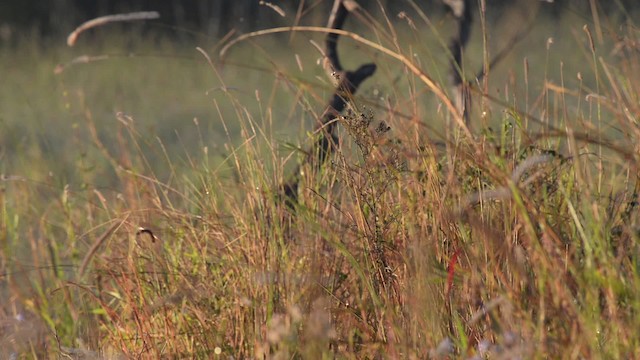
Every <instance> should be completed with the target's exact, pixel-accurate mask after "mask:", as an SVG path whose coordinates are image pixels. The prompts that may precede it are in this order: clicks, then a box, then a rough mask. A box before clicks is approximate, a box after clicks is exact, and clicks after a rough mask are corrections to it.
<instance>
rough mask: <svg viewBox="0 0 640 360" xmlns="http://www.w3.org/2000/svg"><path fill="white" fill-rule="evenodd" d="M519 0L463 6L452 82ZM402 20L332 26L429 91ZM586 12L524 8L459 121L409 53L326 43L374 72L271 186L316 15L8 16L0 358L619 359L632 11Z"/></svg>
mask: <svg viewBox="0 0 640 360" xmlns="http://www.w3.org/2000/svg"><path fill="white" fill-rule="evenodd" d="M532 12H533V10H532V8H529V7H526V8H517V7H514V8H513V9H510V10H508V11H506V12H505V13H503V14H491V13H490V14H487V16H488V17H487V21H486V23H483V21H481V19H476V21H475V23H474V27H473V36H472V38H471V41H470V44H469V46H468V48H467V50H466V54H465V58H466V62H467V66H466V68H467V72H468V74H467V78H471V77H472V76H471V74H474V73H475V72H476V71H477V69H480V68H481V67H482V64H483V63H485V61H486V60H487V59H490V58H491V56H492V54H495V53H497V52H498V51H499V50H500V49H501V48H502V47H503V46H504V44H506V43H508V42H509V39H510V38H511V37H512V36H513V35H514V34H515V33H517V32H518V31H519V30H520V29H524V28H525V26H526V22H527V19H528V18H529V17H530V15H531V14H532ZM407 15H408V16H409V18H410V21H409V20H407V19H406V18H404V19H403V18H396V17H394V18H392V19H391V21H390V22H389V24H390V25H389V24H387V23H386V22H385V21H384V19H382V18H377V21H378V23H373V22H369V23H367V22H363V21H361V22H359V23H358V21H357V20H356V19H355V18H352V19H350V20H349V21H350V22H349V26H350V27H349V29H350V30H352V31H354V32H356V33H358V34H360V35H361V36H363V37H365V38H367V39H371V40H372V41H374V42H376V43H378V44H380V45H381V46H384V47H386V48H388V49H390V50H391V51H393V52H395V53H396V54H399V55H402V56H404V59H406V61H407V62H410V63H412V64H413V65H415V66H416V67H417V68H419V69H421V70H422V71H424V73H426V74H427V75H428V76H430V77H431V78H433V79H434V80H435V81H436V82H437V83H438V84H439V85H438V86H440V87H442V88H443V89H446V88H447V86H448V85H447V78H448V72H447V69H448V60H447V54H446V43H447V36H448V35H447V34H448V33H450V31H451V28H452V24H451V18H450V17H446V16H445V17H442V18H440V17H439V16H438V17H435V18H431V19H429V20H430V22H427V21H425V18H422V17H421V16H420V15H419V14H417V13H415V12H411V11H410V9H408V11H407ZM598 15H599V16H598V21H597V22H595V21H594V18H593V17H592V16H593V14H587V15H580V14H575V13H571V12H568V13H567V14H565V15H564V16H563V17H561V18H559V19H547V18H540V19H537V20H536V26H535V27H533V29H532V31H531V32H530V33H529V35H528V36H526V37H525V38H524V39H523V40H522V41H521V42H519V43H518V44H517V45H515V46H513V47H512V48H511V49H510V52H509V54H508V56H506V57H505V59H504V60H503V61H502V62H500V63H499V64H498V65H496V66H495V67H494V68H492V69H491V71H490V73H489V75H488V76H487V77H485V79H484V80H483V81H482V82H480V83H478V84H474V85H475V86H474V89H475V90H474V91H473V101H474V106H473V111H472V112H471V132H472V133H473V136H472V137H467V136H464V135H461V134H457V136H454V135H456V134H455V133H457V131H455V130H454V128H455V125H453V124H452V122H451V114H450V112H449V111H447V109H446V108H445V107H444V106H443V105H442V103H441V102H440V100H438V98H437V97H436V96H434V94H433V90H434V89H433V88H432V87H430V86H428V85H427V84H426V83H424V82H423V81H422V80H421V79H420V78H419V77H418V76H416V74H415V73H412V72H411V71H410V70H409V67H407V66H404V65H403V64H402V63H401V62H400V61H397V60H394V59H392V58H390V57H388V56H386V55H384V54H382V53H380V52H379V51H377V50H376V49H374V48H371V47H367V46H365V45H363V44H361V43H357V42H355V41H353V40H349V39H341V42H340V52H341V54H340V55H341V57H342V58H343V62H344V63H345V67H346V68H348V69H351V68H354V67H356V66H357V65H359V64H360V63H362V62H364V61H367V62H375V63H376V64H377V65H378V71H377V72H376V74H375V75H374V77H373V78H371V79H370V80H368V81H367V82H366V83H365V84H364V85H363V87H362V88H361V89H359V91H358V93H357V96H356V97H355V98H354V99H353V101H351V103H350V110H349V111H348V112H347V113H346V114H345V117H344V118H343V119H341V120H340V122H341V125H342V126H341V127H340V130H339V134H338V135H339V139H340V143H341V146H340V148H339V149H338V150H337V151H336V152H335V154H333V156H332V159H331V161H330V162H328V163H327V164H326V165H325V166H323V167H322V168H320V169H318V168H316V167H313V166H309V165H305V166H302V168H301V172H302V173H303V175H301V179H302V180H301V181H302V186H301V187H300V189H299V193H298V196H299V204H298V205H297V206H295V207H289V206H287V205H286V204H285V202H284V200H283V199H282V196H281V194H280V193H279V190H278V189H279V186H280V184H282V183H283V182H285V181H286V180H287V179H288V178H289V177H290V176H291V172H292V171H293V169H294V168H295V167H296V165H297V164H299V163H300V161H301V159H303V152H304V150H306V149H308V147H309V146H310V144H311V143H312V142H313V139H314V138H315V134H313V133H312V129H313V128H314V126H315V119H317V118H318V116H319V115H320V113H321V112H322V111H323V109H324V107H325V105H326V101H327V99H328V98H329V97H330V96H331V94H332V93H333V86H332V85H331V79H330V78H328V77H327V76H326V75H325V73H324V70H323V69H322V67H321V66H320V65H319V62H318V59H319V58H320V54H319V53H318V51H317V50H316V49H315V47H314V46H313V45H312V44H310V40H313V41H315V42H316V43H318V44H322V41H323V35H322V34H311V33H297V34H280V35H270V36H263V37H255V38H252V39H251V40H248V41H245V42H242V43H239V44H237V45H236V46H234V47H232V48H231V50H230V52H229V54H228V55H227V57H226V58H225V59H224V61H221V59H220V58H219V56H218V52H219V50H220V48H221V44H222V43H218V42H216V41H212V40H211V39H206V38H203V37H198V36H195V37H193V38H188V40H184V39H183V40H182V41H178V40H177V39H178V38H176V37H167V36H160V35H157V34H156V33H154V32H153V31H144V32H141V31H140V29H139V28H135V27H134V28H130V27H117V26H114V27H105V28H102V29H99V30H96V31H95V32H93V33H91V34H87V35H86V36H85V35H83V36H81V38H80V41H79V43H78V44H77V45H76V47H74V48H67V47H66V46H65V44H64V40H63V39H59V41H57V42H56V41H52V39H42V38H39V37H38V36H35V35H32V34H31V35H30V34H20V35H18V37H19V39H17V40H16V41H15V44H14V45H12V46H5V47H2V48H0V67H1V68H2V69H3V70H2V73H3V76H2V79H3V86H2V87H0V173H1V174H2V178H1V180H0V189H1V191H0V209H1V213H0V214H1V217H0V218H1V220H0V221H1V222H0V349H2V351H3V352H4V354H0V358H2V359H3V358H5V357H6V358H14V357H17V358H53V357H61V358H106V359H118V358H122V359H125V358H225V359H227V358H235V359H242V358H252V357H255V358H261V359H262V358H273V359H286V358H304V359H307V358H353V359H361V358H371V359H373V358H408V359H424V358H463V359H467V358H476V359H480V358H487V357H488V358H492V359H514V358H577V359H580V358H622V359H629V358H640V352H639V350H638V349H640V341H639V340H638V339H640V337H639V336H638V331H637V329H640V276H639V275H640V267H639V266H640V264H639V263H638V262H639V261H640V253H639V250H640V248H639V247H638V244H637V240H638V237H639V233H640V231H639V229H640V228H639V226H640V224H639V221H640V219H639V218H638V207H637V201H638V193H637V192H638V161H640V153H639V145H638V144H640V128H639V127H638V117H639V115H640V81H639V79H640V53H639V52H638V51H639V49H638V41H639V40H640V31H639V30H638V28H637V27H636V25H637V24H634V23H632V22H630V21H629V20H625V21H623V20H621V19H623V17H617V16H611V17H609V16H607V15H605V14H602V13H600V14H598ZM585 25H586V27H584V28H583V26H585ZM483 39H486V42H485V41H483ZM195 46H199V47H201V48H202V49H203V51H204V52H206V53H207V54H208V56H210V57H211V59H212V63H209V62H208V61H207V59H206V57H205V56H204V55H203V54H202V53H201V52H199V51H197V50H195ZM85 55H86V56H89V57H92V59H93V60H92V61H90V62H88V63H77V64H71V62H72V60H73V59H75V58H78V57H80V56H85ZM61 65H62V66H63V67H60V66H61ZM65 65H66V66H65ZM56 68H57V69H58V70H60V69H62V71H58V73H57V74H56V73H54V69H56ZM483 89H484V90H483ZM381 122H384V124H386V125H385V126H389V127H390V130H389V131H386V132H385V131H376V129H377V128H379V127H380V124H381ZM458 133H459V132H458ZM301 150H302V151H301Z"/></svg>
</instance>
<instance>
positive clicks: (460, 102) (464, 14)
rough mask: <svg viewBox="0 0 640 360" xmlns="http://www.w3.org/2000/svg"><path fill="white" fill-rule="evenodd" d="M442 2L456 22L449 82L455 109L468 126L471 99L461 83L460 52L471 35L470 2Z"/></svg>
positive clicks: (457, 0) (451, 46) (471, 17)
mask: <svg viewBox="0 0 640 360" xmlns="http://www.w3.org/2000/svg"><path fill="white" fill-rule="evenodd" d="M443 2H444V4H445V5H446V6H447V7H448V8H449V9H451V13H452V14H453V16H454V17H455V18H456V21H457V26H458V28H457V31H456V33H455V34H454V35H453V37H452V38H451V41H450V43H449V52H450V53H451V56H452V61H451V70H450V82H451V87H452V90H453V93H454V94H455V98H454V102H455V104H456V107H457V108H458V111H459V112H460V114H462V117H463V118H464V121H465V124H467V125H468V124H469V108H470V105H471V104H470V103H471V97H470V96H469V91H468V88H467V83H466V82H463V81H462V80H463V79H462V52H463V49H464V47H465V46H466V45H467V42H468V41H469V36H470V35H471V23H472V22H473V16H472V13H471V0H443Z"/></svg>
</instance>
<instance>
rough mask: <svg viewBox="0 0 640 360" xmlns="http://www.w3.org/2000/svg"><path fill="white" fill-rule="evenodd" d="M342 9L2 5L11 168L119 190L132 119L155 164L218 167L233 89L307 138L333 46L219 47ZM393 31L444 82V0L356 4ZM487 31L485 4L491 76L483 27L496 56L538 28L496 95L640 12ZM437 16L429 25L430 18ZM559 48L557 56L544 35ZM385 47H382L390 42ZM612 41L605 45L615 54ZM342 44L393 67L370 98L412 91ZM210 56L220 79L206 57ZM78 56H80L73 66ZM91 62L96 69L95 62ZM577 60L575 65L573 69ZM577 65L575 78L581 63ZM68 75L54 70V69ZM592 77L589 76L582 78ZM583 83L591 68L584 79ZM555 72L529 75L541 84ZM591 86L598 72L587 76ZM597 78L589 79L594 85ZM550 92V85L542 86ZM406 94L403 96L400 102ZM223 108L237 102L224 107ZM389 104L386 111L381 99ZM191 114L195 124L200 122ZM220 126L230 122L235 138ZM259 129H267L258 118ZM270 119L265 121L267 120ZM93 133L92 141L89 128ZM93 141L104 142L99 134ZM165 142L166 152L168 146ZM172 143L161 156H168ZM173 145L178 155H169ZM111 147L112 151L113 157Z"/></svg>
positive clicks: (369, 30)
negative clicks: (145, 14)
mask: <svg viewBox="0 0 640 360" xmlns="http://www.w3.org/2000/svg"><path fill="white" fill-rule="evenodd" d="M332 3H333V2H332V1H328V0H327V1H282V2H272V3H269V2H259V1H257V0H256V1H219V0H218V1H215V0H212V1H203V0H202V1H196V0H190V1H177V0H164V1H77V0H76V1H72V0H63V1H36V0H27V1H3V2H2V3H1V4H0V72H1V73H2V88H1V89H0V160H1V161H0V173H3V174H5V175H19V176H24V177H26V178H29V179H33V180H37V181H42V180H43V179H45V178H48V179H50V178H52V177H53V178H57V179H58V181H59V183H60V184H62V183H75V184H82V183H83V182H90V183H92V184H94V185H96V186H107V185H113V183H112V180H113V179H114V178H113V177H112V176H111V175H113V169H110V166H109V165H108V164H106V163H105V161H107V160H106V159H104V157H102V156H94V155H96V154H99V153H100V151H101V149H100V147H97V146H96V140H100V141H101V143H102V145H104V147H105V148H106V149H111V148H116V147H118V146H122V141H118V137H119V136H121V135H119V133H118V130H117V129H118V125H117V123H118V120H117V119H116V114H117V113H119V112H122V113H124V114H126V115H128V116H130V117H131V118H132V119H134V121H135V123H136V125H137V129H138V131H144V132H145V134H146V135H145V136H143V138H146V139H147V143H146V144H141V145H140V146H142V147H145V146H148V148H145V149H142V150H143V152H144V153H145V154H147V156H148V161H149V166H151V167H152V168H155V169H157V170H158V171H163V170H164V167H165V166H166V165H167V164H166V161H165V160H166V159H165V158H166V157H167V156H169V157H171V158H172V159H171V161H173V160H176V158H177V159H181V161H186V160H185V159H186V158H188V157H196V158H197V157H198V154H201V153H202V148H204V147H207V149H208V153H209V154H210V156H212V157H213V158H214V159H213V160H212V161H214V162H215V161H216V160H215V158H216V157H217V158H218V160H220V159H223V158H225V157H226V156H227V154H226V153H225V151H224V144H225V143H226V142H228V141H234V140H235V139H236V138H237V135H238V131H239V129H238V126H237V121H229V120H228V119H230V117H229V115H230V114H234V112H235V111H236V110H237V109H235V108H234V106H233V104H232V102H229V101H226V100H222V98H225V96H226V95H224V91H222V90H223V89H227V90H229V91H231V92H232V93H233V96H234V97H236V98H237V99H238V100H239V101H242V102H243V106H245V107H247V109H249V110H258V109H259V108H260V104H259V101H257V100H256V99H257V97H256V96H262V100H263V101H264V100H265V99H269V101H270V102H271V103H270V104H269V105H270V106H272V108H271V109H273V112H274V113H273V114H272V115H273V119H270V120H269V121H273V124H272V126H271V127H270V129H271V131H273V132H274V137H275V138H277V139H280V140H282V142H284V143H294V144H299V143H300V141H301V140H300V137H301V135H302V134H304V133H305V132H306V131H308V130H309V129H310V128H311V126H312V124H313V121H314V119H312V117H313V116H309V113H308V110H309V109H302V108H301V107H300V106H298V105H296V101H295V100H294V99H295V98H296V96H298V95H296V93H297V90H296V89H298V90H299V89H300V88H305V89H312V90H313V92H314V94H315V97H314V98H313V99H310V102H309V105H310V106H311V107H313V108H315V110H316V111H320V109H322V107H323V105H324V101H325V99H326V98H327V97H328V96H329V95H330V92H331V91H332V88H331V85H330V82H328V81H327V79H326V78H325V77H324V75H323V71H322V69H321V67H320V66H318V62H317V60H318V58H319V57H320V54H319V53H318V52H317V50H316V49H315V48H314V46H313V45H311V43H310V40H314V41H315V42H316V43H322V40H323V36H322V34H310V33H289V34H279V35H269V36H262V37H259V38H254V39H252V40H250V41H246V42H244V43H241V44H239V45H237V46H236V47H235V48H233V49H232V51H231V52H230V54H229V56H228V59H226V62H225V64H224V66H222V65H221V63H220V59H219V57H218V51H219V49H220V47H221V44H222V43H221V40H228V39H232V38H233V37H235V36H237V35H239V34H243V33H247V32H251V31H256V30H260V29H266V28H270V27H277V26H289V25H320V26H322V25H324V24H326V21H327V16H328V13H329V11H330V8H331V5H332ZM359 4H360V5H361V6H362V7H363V8H365V9H366V10H367V11H368V12H369V13H371V14H372V19H375V21H378V25H375V26H383V27H385V26H387V25H385V23H384V22H383V21H384V20H383V19H384V16H387V17H388V19H389V20H390V21H391V23H390V24H391V25H392V26H393V27H394V31H396V32H397V34H398V36H399V37H400V40H401V43H402V44H405V45H406V47H405V49H404V51H413V52H414V56H415V57H416V58H418V59H420V60H421V64H422V66H423V67H424V69H425V70H426V71H427V72H429V73H430V74H431V75H432V76H434V77H435V78H436V79H437V80H439V81H442V82H443V83H446V81H447V76H448V75H447V71H448V70H447V69H448V59H447V55H446V44H447V42H448V39H449V36H450V34H451V33H452V31H453V29H454V27H453V26H454V25H453V19H452V17H451V16H449V15H448V14H447V13H446V12H445V9H444V6H443V4H442V3H441V2H440V1H415V2H414V1H407V2H405V1H390V0H385V1H373V0H367V1H359ZM486 6H487V10H486V14H487V19H486V22H485V23H484V25H483V24H482V22H481V21H480V20H479V17H478V7H477V6H475V4H474V9H473V11H474V14H475V21H474V23H473V30H472V37H471V41H470V43H469V45H468V50H467V55H466V56H465V61H466V62H467V63H469V64H470V67H469V69H471V70H470V71H471V72H475V71H477V69H480V68H481V65H482V61H483V56H482V55H481V54H482V51H483V41H482V35H481V27H482V26H485V27H486V28H487V33H488V34H489V35H490V36H489V38H488V43H487V45H486V46H487V48H488V49H489V50H491V51H498V50H500V49H501V47H504V46H505V43H506V42H508V41H509V39H510V38H511V37H512V36H513V35H514V34H515V33H517V32H518V31H519V30H522V29H523V28H524V27H525V26H526V24H527V23H529V22H534V23H535V26H534V28H533V30H532V31H531V32H530V33H529V34H528V35H527V36H526V37H525V38H524V39H523V40H522V41H521V42H520V43H518V44H517V45H516V46H515V47H514V48H513V49H511V51H510V52H509V56H508V57H507V58H506V59H505V60H504V61H502V63H500V65H499V66H498V67H496V69H495V71H493V73H494V75H495V79H496V81H494V82H493V84H495V87H494V90H495V89H499V88H502V87H503V85H504V80H506V79H508V78H509V76H512V77H513V76H518V74H522V71H523V66H522V63H523V58H524V57H527V58H528V61H529V63H530V68H531V71H532V72H533V73H534V74H536V73H537V72H538V71H539V72H544V73H545V75H547V76H552V77H553V76H556V75H558V74H559V63H560V60H556V59H562V61H563V66H564V68H565V70H566V69H570V70H571V71H572V72H573V73H574V74H572V79H573V78H574V75H575V73H576V72H578V71H580V70H581V69H580V66H581V65H584V62H583V61H582V59H579V58H578V57H576V56H567V54H571V53H572V51H573V49H575V48H576V41H583V39H577V38H576V33H575V31H576V30H575V29H579V28H580V26H582V24H586V23H589V24H591V23H592V22H593V20H592V18H591V13H592V11H593V10H594V7H595V8H597V10H598V11H599V12H600V13H602V14H608V18H607V23H603V24H598V25H599V26H602V27H603V28H604V30H602V29H601V28H599V29H598V30H599V31H600V32H599V34H598V35H601V33H602V31H607V29H608V28H611V27H615V26H619V25H620V24H623V23H624V22H625V21H626V19H629V18H632V17H633V16H632V14H633V13H634V11H636V12H637V8H638V3H637V2H635V1H632V0H625V1H622V0H621V1H577V0H574V1H570V0H558V1H553V2H546V1H519V2H518V1H516V2H514V1H498V0H493V1H487V2H486ZM150 10H154V11H158V12H159V13H160V15H161V17H160V19H158V20H151V21H144V22H143V21H136V22H131V23H118V24H110V25H106V26H103V27H99V28H96V29H92V30H88V31H86V32H85V33H83V34H82V35H81V36H80V38H79V40H78V42H77V44H76V46H75V47H73V48H69V47H67V45H66V43H65V40H66V36H67V35H68V34H69V32H70V31H72V30H73V29H74V28H75V27H76V26H78V25H79V24H81V23H82V22H84V21H87V20H89V19H92V18H95V17H98V16H103V15H108V14H116V13H125V12H133V11H150ZM425 19H427V21H428V22H426V21H425ZM373 28H374V25H372V23H367V21H366V20H364V19H355V18H351V19H349V21H348V23H347V29H348V30H354V31H357V32H359V33H360V34H362V35H363V36H365V37H368V38H371V39H375V40H377V39H382V38H381V35H380V33H376V31H375V30H373ZM549 38H553V39H554V41H555V45H554V47H553V48H552V50H551V51H547V49H546V47H547V40H548V39H549ZM382 40H384V39H382ZM609 45H611V46H613V45H612V44H605V46H609ZM341 46H343V47H347V46H353V47H354V51H345V52H344V54H342V56H343V58H344V59H345V60H344V61H345V62H346V63H347V65H349V64H350V61H351V60H352V59H356V61H355V63H356V64H357V63H359V62H360V59H361V58H363V57H365V58H367V59H368V60H371V61H375V62H377V63H378V66H379V67H381V69H382V71H380V72H379V73H378V75H376V77H374V78H373V79H372V80H370V81H368V82H367V83H366V84H365V87H364V88H363V89H362V92H361V94H362V96H364V97H368V98H369V99H370V100H374V99H379V98H381V95H385V96H387V95H389V96H394V95H395V97H396V98H400V97H401V96H402V91H404V90H403V87H402V86H398V83H397V82H396V83H395V84H394V82H395V81H397V79H398V76H399V75H400V74H401V68H400V67H399V66H398V64H397V63H395V64H394V63H391V62H389V63H385V61H388V60H389V59H386V58H384V57H382V56H381V55H380V54H379V53H376V52H375V51H373V50H372V49H366V48H362V47H361V46H360V45H359V44H356V43H354V42H350V41H349V40H345V41H342V42H341ZM196 47H200V48H202V49H203V50H204V51H206V52H208V53H209V54H210V55H211V59H212V61H213V64H214V66H215V67H216V68H217V69H216V70H212V67H211V66H210V65H209V64H208V63H207V60H206V59H205V58H204V56H203V55H202V54H201V53H200V52H198V51H197V50H196ZM74 59H76V60H75V61H74ZM87 60H88V62H87ZM573 61H575V64H574V63H572V62H573ZM573 65H575V66H576V67H575V69H574V68H573V67H572V66H573ZM56 68H58V69H64V71H62V72H61V73H58V74H54V69H56ZM583 70H585V69H583ZM584 73H585V74H589V73H591V72H590V71H584ZM543 77H544V76H532V83H534V84H535V81H536V79H541V78H543ZM585 77H587V78H588V75H585ZM586 81H589V79H586ZM538 85H539V86H540V84H538ZM393 93H395V94H393ZM225 99H226V98H225ZM382 105H384V104H382ZM194 119H195V120H196V123H197V124H196V123H194ZM221 119H227V123H226V124H225V125H226V130H224V127H223V126H222V125H223V124H222V123H221ZM257 121H258V120H257ZM259 121H260V122H261V121H265V119H261V120H259ZM93 129H95V132H94V133H93V135H92V131H93ZM92 136H93V138H92ZM160 142H162V144H163V145H162V146H158V144H159V143H160ZM163 147H164V150H163ZM167 149H168V150H167ZM103 150H104V149H103Z"/></svg>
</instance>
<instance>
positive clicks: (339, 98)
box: [282, 0, 376, 205]
mask: <svg viewBox="0 0 640 360" xmlns="http://www.w3.org/2000/svg"><path fill="white" fill-rule="evenodd" d="M356 8H357V3H356V2H355V1H353V0H336V1H335V2H334V5H333V9H332V10H331V14H330V15H329V21H328V25H327V27H328V28H330V29H333V30H334V31H332V32H328V33H327V38H326V42H325V47H326V49H325V54H326V57H327V60H328V62H329V64H330V66H331V68H332V69H331V70H332V71H331V74H330V75H331V76H332V77H336V80H337V88H336V90H335V92H334V93H333V96H332V97H331V99H330V100H329V104H328V105H327V108H326V109H325V111H324V113H323V114H322V116H321V118H320V119H319V123H318V127H317V130H318V131H320V132H321V134H320V138H319V139H318V140H317V141H316V142H315V143H314V144H313V148H312V150H311V151H308V152H307V153H308V154H309V157H308V158H307V160H306V161H307V162H315V164H316V165H317V166H320V165H322V164H324V162H325V161H326V160H327V158H328V155H329V152H330V150H331V148H333V147H334V146H335V145H336V143H337V141H336V138H335V135H334V131H335V127H336V125H337V123H338V122H337V121H336V117H337V116H338V115H339V114H340V113H341V112H342V111H344V109H345V108H346V106H347V103H348V101H349V99H351V98H352V96H353V94H354V93H355V92H356V91H357V90H358V87H359V86H360V84H362V82H363V81H365V80H366V79H367V78H369V77H370V76H372V75H373V74H374V73H375V71H376V65H375V64H373V63H372V64H364V65H361V66H360V67H359V68H358V69H357V70H355V71H345V70H344V69H343V67H342V65H341V64H340V58H339V57H338V39H339V37H340V35H341V32H340V31H341V30H342V27H343V26H344V23H345V20H346V19H347V15H348V14H349V11H353V10H355V9H356ZM299 174H300V166H298V168H296V171H295V173H294V175H293V178H292V179H291V180H290V181H289V182H287V183H285V184H283V185H282V190H283V192H284V195H285V196H286V198H287V200H288V201H289V202H290V203H289V204H290V205H291V204H293V203H295V202H297V197H298V195H297V193H298V185H299V182H300V178H299Z"/></svg>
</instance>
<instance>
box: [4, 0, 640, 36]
mask: <svg viewBox="0 0 640 360" xmlns="http://www.w3.org/2000/svg"><path fill="white" fill-rule="evenodd" d="M414 1H415V2H416V3H417V4H418V5H419V6H420V7H422V8H423V9H424V10H425V11H434V10H441V9H442V8H443V4H442V0H414ZM486 1H487V6H488V7H493V8H494V9H495V8H496V7H505V6H509V5H510V4H512V3H513V2H515V1H516V0H486ZM526 1H543V2H545V3H549V4H548V5H545V6H544V7H543V8H544V10H543V11H546V12H549V13H551V14H554V15H560V14H562V12H564V11H567V10H579V11H589V9H590V5H591V2H592V1H595V3H596V5H597V6H598V8H599V10H601V11H605V12H614V11H618V12H621V13H624V11H623V10H622V9H626V10H627V11H634V10H636V9H637V8H640V1H638V0H615V1H614V0H526ZM379 2H380V3H382V4H383V6H385V8H386V9H387V10H388V11H389V12H390V13H392V14H393V12H394V11H400V10H410V6H409V3H408V2H407V1H402V0H358V3H359V4H360V5H362V6H365V7H371V8H372V9H375V8H378V3H379ZM269 3H271V4H273V5H277V6H279V7H281V8H282V9H284V10H285V11H287V12H289V13H290V12H295V11H297V10H300V9H302V10H303V11H307V10H310V11H309V13H311V12H313V13H315V14H325V13H327V12H328V11H329V9H330V8H331V5H332V3H333V0H304V1H303V0H272V1H270V2H269ZM142 10H156V11H158V12H160V14H161V15H162V23H163V24H167V25H170V26H180V27H186V28H189V29H193V30H197V31H199V32H204V33H207V34H217V35H224V34H226V33H228V32H229V31H231V30H232V29H236V30H239V31H249V30H255V29H257V28H260V27H270V26H278V25H290V22H291V20H290V19H291V18H293V17H288V20H285V19H283V18H282V17H281V16H280V15H278V13H277V12H276V11H274V10H273V9H270V8H268V7H267V6H266V5H261V4H260V0H244V1H232V0H7V1H0V29H2V28H4V29H5V30H6V29H7V28H10V29H14V30H25V29H36V30H38V31H40V32H41V33H42V34H43V35H48V34H58V33H60V32H66V31H69V30H70V29H72V28H73V27H75V26H76V25H78V24H79V23H81V22H83V21H85V20H88V19H91V18H95V17H98V16H101V15H107V14H114V13H121V12H130V11H142ZM309 19H311V20H320V19H323V21H326V17H322V18H313V17H310V16H307V17H305V18H303V21H305V20H306V21H307V22H309Z"/></svg>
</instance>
